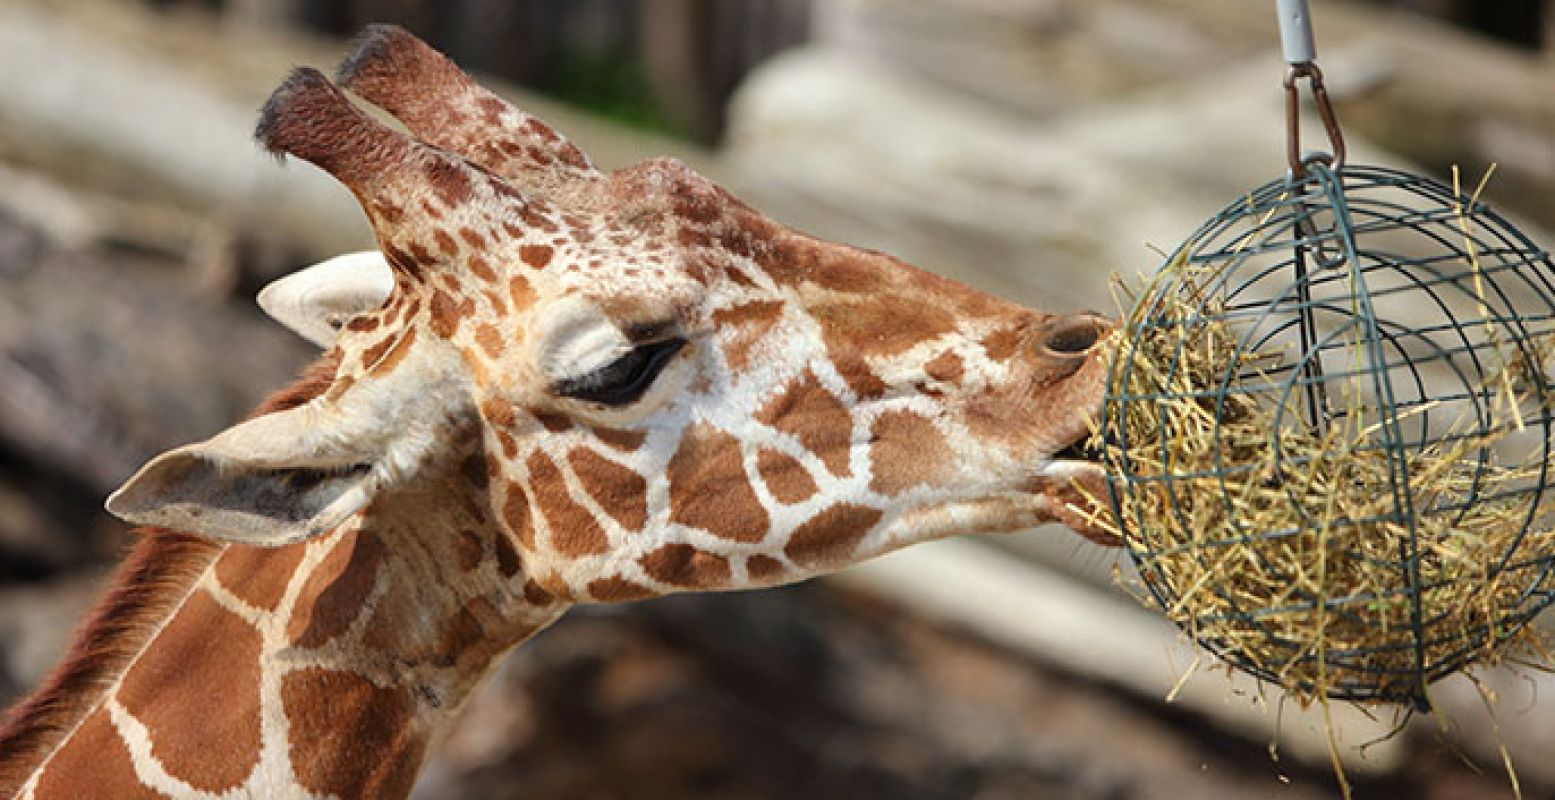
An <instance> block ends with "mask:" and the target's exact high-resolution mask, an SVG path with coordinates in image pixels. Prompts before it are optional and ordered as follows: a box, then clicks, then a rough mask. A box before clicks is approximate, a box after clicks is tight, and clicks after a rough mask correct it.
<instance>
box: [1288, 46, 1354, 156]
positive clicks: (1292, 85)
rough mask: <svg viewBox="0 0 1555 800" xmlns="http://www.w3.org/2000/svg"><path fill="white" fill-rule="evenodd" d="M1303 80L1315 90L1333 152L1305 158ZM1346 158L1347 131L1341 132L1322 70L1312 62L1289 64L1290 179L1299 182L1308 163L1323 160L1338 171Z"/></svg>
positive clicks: (1318, 111) (1319, 111) (1316, 101)
mask: <svg viewBox="0 0 1555 800" xmlns="http://www.w3.org/2000/svg"><path fill="white" fill-rule="evenodd" d="M1302 78H1306V79H1307V81H1308V83H1309V84H1310V85H1311V87H1312V99H1313V101H1314V102H1315V103H1316V104H1317V113H1318V116H1319V117H1320V118H1322V120H1323V129H1324V130H1325V131H1327V132H1328V146H1329V147H1330V148H1332V152H1331V153H1317V154H1313V155H1306V156H1304V155H1302V153H1301V92H1300V90H1299V89H1297V81H1299V80H1301V79H1302ZM1344 157H1345V150H1344V132H1343V131H1341V130H1339V117H1338V115H1337V114H1335V113H1334V105H1333V102H1332V101H1331V100H1329V98H1328V89H1327V88H1326V87H1324V85H1323V72H1322V70H1320V69H1318V68H1317V65H1316V64H1314V63H1311V62H1307V63H1305V64H1292V65H1290V69H1288V70H1286V71H1285V160H1286V162H1287V163H1288V164H1289V165H1290V173H1291V177H1292V178H1296V179H1299V178H1301V177H1302V176H1303V175H1305V174H1306V163H1307V161H1309V160H1316V161H1322V162H1323V163H1325V164H1327V165H1329V166H1330V167H1332V168H1333V169H1334V171H1336V172H1337V171H1338V170H1339V169H1340V168H1341V167H1343V166H1344Z"/></svg>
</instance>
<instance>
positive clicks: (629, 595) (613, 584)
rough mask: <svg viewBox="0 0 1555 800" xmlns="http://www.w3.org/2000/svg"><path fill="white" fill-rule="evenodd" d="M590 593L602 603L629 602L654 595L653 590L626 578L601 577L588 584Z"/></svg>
mask: <svg viewBox="0 0 1555 800" xmlns="http://www.w3.org/2000/svg"><path fill="white" fill-rule="evenodd" d="M588 590H589V595H590V596H591V597H593V598H594V599H595V600H598V601H599V602H601V603H628V602H631V601H633V600H644V599H647V598H649V597H652V596H653V590H652V589H649V588H648V587H646V586H644V585H642V584H640V583H635V582H633V581H629V580H627V579H625V578H600V579H599V580H597V581H592V582H590V583H589V585H588Z"/></svg>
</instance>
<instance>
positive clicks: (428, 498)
mask: <svg viewBox="0 0 1555 800" xmlns="http://www.w3.org/2000/svg"><path fill="white" fill-rule="evenodd" d="M337 80H338V86H337V84H336V83H335V82H332V81H330V80H329V79H327V78H326V77H325V76H323V75H322V74H320V73H318V72H316V71H312V70H306V69H304V70H299V71H297V72H296V73H294V74H293V75H292V77H290V78H289V79H288V80H287V81H286V82H285V83H284V84H283V85H282V87H281V88H280V89H278V90H277V92H276V94H275V95H274V96H273V97H272V98H271V100H270V102H269V103H268V104H267V105H266V108H265V110H264V112H263V114H262V119H261V123H260V126H259V132H258V136H259V138H260V140H261V142H262V143H263V144H264V145H265V146H266V147H268V148H270V149H271V150H272V151H274V152H276V153H278V154H285V155H290V156H293V157H296V158H299V159H302V160H305V161H309V162H311V163H313V164H314V165H316V166H318V167H319V168H321V169H324V170H325V171H327V172H329V173H330V174H331V175H333V176H334V177H335V178H336V179H338V180H339V181H340V182H342V183H343V184H344V185H345V186H346V187H347V188H349V189H350V190H351V191H352V192H353V193H354V194H355V196H356V197H357V199H358V200H359V201H360V202H361V204H362V207H363V209H364V211H365V212H366V214H367V217H368V219H369V221H370V222H371V224H372V227H373V229H374V231H375V233H376V235H377V238H378V244H379V252H380V253H381V256H373V255H363V254H357V255H353V256H351V257H348V258H346V259H345V260H343V261H338V262H334V263H332V264H326V265H321V266H319V267H317V268H314V269H312V270H308V271H304V272H303V273H300V274H298V275H296V276H292V277H290V278H287V279H284V280H283V281H282V282H280V283H278V284H277V285H276V288H274V289H270V290H267V293H266V295H265V299H264V303H265V307H266V309H267V310H268V311H271V313H272V314H274V315H275V316H277V317H278V318H279V319H280V320H281V321H282V322H283V323H284V324H287V325H288V326H289V327H292V328H293V329H294V330H298V331H299V332H300V333H302V334H303V335H305V336H307V337H308V338H309V339H310V340H312V341H315V342H316V343H319V344H320V345H322V346H325V347H327V348H328V352H327V353H326V355H325V356H324V358H323V359H322V360H321V361H320V362H319V364H317V365H316V366H315V367H313V368H312V369H311V370H310V373H309V375H308V377H307V378H306V379H305V380H304V381H302V382H301V383H299V384H298V385H297V386H296V387H293V388H292V389H290V390H288V391H286V392H283V393H282V395H280V396H278V398H276V399H275V400H273V401H272V402H271V403H269V404H267V405H266V406H265V407H264V408H263V409H261V412H262V413H260V414H258V415H257V416H255V417H253V418H251V419H250V420H248V421H246V422H243V423H240V424H238V425H236V426H234V427H233V428H230V429H229V430H227V431H225V432H223V433H221V434H218V435H217V436H215V437H213V438H212V439H210V440H208V441H206V442H202V443H197V444H193V445H189V446H186V447H182V448H178V449H176V450H173V451H171V452H169V453H167V454H164V455H162V456H159V457H158V458H156V459H154V460H153V461H151V462H150V463H149V464H147V465H146V467H144V468H143V469H142V470H141V471H140V472H138V473H137V474H136V475H135V476H134V477H132V478H131V479H130V480H129V481H127V482H126V484H125V485H124V486H123V487H122V488H121V489H120V490H119V491H118V492H117V493H115V494H114V496H113V497H112V498H111V499H110V500H109V504H108V507H109V509H110V510H111V511H113V512H114V513H116V514H118V515H120V516H121V517H124V518H125V519H127V520H129V521H131V522H135V523H138V524H142V525H148V526H154V529H152V530H149V531H146V532H145V534H144V537H143V541H142V542H141V543H140V544H139V545H138V546H137V549H136V552H135V554H134V555H133V556H132V558H131V559H130V562H129V564H128V565H127V566H126V567H125V568H124V570H123V571H122V572H121V575H120V577H119V578H118V579H117V582H116V584H115V589H114V591H113V592H112V593H110V596H109V598H108V599H107V600H106V601H105V602H104V605H103V606H102V607H101V608H100V610H99V611H98V612H97V613H96V615H95V616H94V617H93V619H92V620H91V621H89V622H88V624H87V625H86V626H85V628H84V629H83V633H82V634H81V637H80V638H79V639H78V641H77V643H76V645H75V646H74V648H73V650H72V653H71V654H70V656H68V657H67V659H66V661H65V663H64V664H63V665H62V666H61V667H60V668H59V669H58V670H57V671H56V672H55V673H54V674H53V676H51V678H50V679H49V681H48V682H46V684H45V686H44V687H43V688H42V689H40V690H39V692H38V693H37V694H35V695H34V696H33V697H32V698H30V699H29V700H28V701H26V702H24V703H23V704H21V705H20V706H19V707H17V708H16V709H13V711H12V712H11V713H10V714H9V715H8V717H7V718H6V721H5V723H4V724H0V790H6V791H5V792H0V794H17V793H20V795H21V796H24V797H28V798H38V799H39V800H41V799H43V798H54V797H79V796H92V791H101V792H103V793H106V794H109V795H113V794H122V795H123V796H130V795H131V794H134V795H135V796H171V797H205V796H211V795H214V794H221V793H225V792H239V793H240V792H242V791H248V792H250V793H253V794H257V795H261V796H268V797H313V796H325V795H333V796H338V797H363V796H373V797H383V796H387V797H395V796H404V795H405V794H406V793H407V792H408V790H409V786H410V783H411V781H412V780H413V778H414V775H415V771H416V769H417V768H418V766H419V764H420V761H421V758H422V757H423V755H424V752H425V747H426V744H427V742H429V741H432V740H433V739H435V738H436V736H437V735H438V733H439V732H440V731H442V730H444V729H445V728H446V726H447V725H448V724H449V720H450V719H451V718H452V714H453V712H454V711H455V710H456V709H457V708H458V706H459V704H460V703H461V702H462V701H463V700H464V698H465V697H467V696H468V694H469V691H470V689H471V687H473V686H474V684H475V683H476V682H477V681H478V680H479V679H480V677H481V676H482V675H484V674H485V673H486V671H487V670H488V668H489V666H490V665H491V663H492V661H493V659H495V658H496V657H497V656H498V655H500V654H501V653H502V652H505V651H506V650H508V649H510V648H511V647H513V646H515V645H516V644H518V643H519V642H521V641H522V640H524V639H525V638H527V637H528V636H530V635H532V634H533V633H534V632H536V631H538V630H539V629H541V628H543V627H544V626H545V625H548V624H550V623H551V622H552V621H554V620H555V619H556V618H557V617H559V616H560V615H561V614H562V613H563V612H564V611H565V610H566V609H567V608H568V607H569V606H571V605H573V604H577V603H588V602H620V601H627V600H636V599H641V598H646V597H652V596H655V595H662V594H668V593H672V592H682V591H703V590H720V589H739V588H754V587H760V586H771V585H776V584H781V583H787V582H792V581H797V580H802V579H805V578H808V577H812V576H815V575H819V574H823V573H826V572H830V571H833V570H836V569H839V568H842V567H845V566H847V565H849V564H852V563H855V562H858V561H860V560H863V559H866V558H869V557H872V556H875V555H878V554H881V553H884V552H887V551H890V550H893V549H896V548H899V547H903V546H906V545H910V544H913V543H915V542H920V541H925V540H929V539H935V538H940V537H943V536H949V535H954V534H963V533H984V532H996V531H1010V530H1015V529H1020V528H1025V527H1029V526H1031V525H1034V524H1037V523H1041V522H1047V521H1053V520H1058V521H1062V522H1065V523H1067V524H1069V525H1071V527H1074V528H1076V529H1077V530H1079V531H1080V532H1081V533H1083V534H1086V535H1089V536H1092V537H1096V538H1100V537H1101V534H1099V533H1097V532H1095V531H1092V530H1088V529H1086V526H1085V525H1084V523H1083V521H1082V520H1083V519H1084V515H1083V513H1082V511H1083V509H1081V508H1080V507H1079V506H1080V505H1081V504H1082V503H1083V500H1082V499H1081V498H1082V493H1081V492H1079V491H1077V490H1076V485H1077V484H1089V488H1090V489H1091V490H1092V491H1093V492H1094V491H1096V490H1098V489H1099V488H1100V483H1101V481H1103V480H1104V477H1103V474H1102V471H1101V469H1100V468H1099V467H1098V466H1097V465H1095V464H1092V463H1089V462H1087V461H1085V460H1084V459H1083V458H1080V459H1067V458H1065V456H1064V454H1065V453H1069V452H1073V451H1074V445H1075V443H1076V442H1078V441H1080V440H1081V439H1083V438H1084V437H1085V436H1086V435H1087V429H1088V425H1089V421H1090V418H1091V416H1092V414H1093V413H1094V412H1095V411H1096V409H1097V407H1098V405H1099V403H1100V400H1101V396H1102V391H1103V383H1104V378H1105V376H1104V371H1105V369H1106V364H1105V353H1104V352H1103V350H1104V349H1105V348H1104V346H1103V344H1104V342H1105V341H1106V339H1107V337H1108V335H1109V332H1110V330H1111V323H1110V322H1108V321H1107V320H1104V319H1102V318H1100V317H1097V316H1094V315H1091V314H1083V313H1082V314H1071V315H1062V316H1052V315H1047V314H1043V313H1039V312H1036V311H1032V310H1030V309H1026V308H1023V307H1021V306H1018V305H1015V304H1012V303H1008V302H1005V301H1003V300H1000V299H997V298H994V297H991V296H989V295H986V294H982V293H979V292H976V291H974V290H972V289H969V288H967V287H965V286H962V285H960V284H957V283H954V282H952V281H949V280H946V279H944V278H940V277H938V276H935V275H932V274H929V273H926V272H923V271H920V270H917V269H914V268H912V267H910V266H908V265H906V264H903V263H901V262H899V261H896V260H894V259H892V258H890V257H888V256H885V255H883V254H880V253H875V252H871V251H865V250H859V249H855V248H851V247H847V246H843V245H838V244H833V243H828V242H824V241H820V240H817V239H813V238H811V237H808V236H805V235H804V234H801V233H798V232H796V231H793V230H790V229H788V228H785V227H783V226H781V225H779V224H777V223H775V222H773V221H771V220H769V219H767V218H766V217H764V216H762V215H761V214H759V213H758V212H756V211H755V210H753V209H751V208H750V207H748V206H746V205H744V204H743V203H741V202H740V201H738V200H737V199H735V198H734V197H732V196H731V195H730V194H728V193H727V192H725V191H724V190H723V189H721V188H719V187H718V186H716V185H714V184H712V183H711V182H709V181H707V180H706V179H705V178H703V177H701V176H700V175H697V174H696V173H695V172H693V171H691V170H690V169H688V168H687V167H685V166H684V165H682V164H680V163H678V162H676V161H673V160H670V159H653V160H649V161H645V162H643V163H640V164H637V165H635V166H631V167H627V168H624V169H620V170H617V171H614V172H603V171H600V170H599V169H597V168H596V167H595V166H594V165H593V163H592V162H590V161H589V160H588V158H587V157H586V156H585V155H584V154H583V153H582V152H581V151H580V150H579V149H578V148H577V147H575V146H574V145H572V144H571V143H570V142H568V141H567V140H566V139H564V138H563V137H562V136H561V135H560V134H558V133H556V132H555V131H553V130H552V129H551V128H549V127H548V126H546V125H545V124H544V123H542V122H540V121H538V120H536V119H534V118H532V117H530V116H528V115H526V114H524V113H522V112H520V111H518V110H517V109H515V108H513V107H512V106H510V105H509V104H508V103H506V102H505V101H503V100H501V99H500V98H498V97H497V96H495V95H493V94H491V93H490V92H488V91H486V90H485V89H483V88H481V87H480V86H478V85H477V84H475V83H474V82H473V81H472V80H470V79H469V78H468V77H467V76H466V75H465V74H464V73H463V72H462V71H460V70H459V69H458V68H457V67H456V66H454V65H453V63H452V62H450V61H449V60H447V59H446V58H444V57H443V56H442V55H441V54H439V53H437V52H435V51H434V50H432V49H431V48H429V47H428V46H426V45H425V44H424V43H422V42H420V41H419V40H417V39H415V37H413V36H411V35H410V34H408V33H406V32H404V31H402V30H400V29H397V28H392V27H382V26H380V27H375V28H373V29H370V30H369V31H368V33H367V34H366V35H364V37H362V39H361V40H359V43H358V45H357V47H356V50H355V51H354V53H353V54H352V55H351V56H350V57H348V58H347V59H346V61H345V64H344V66H343V67H342V69H341V72H340V74H339V76H338V78H337ZM339 87H344V88H346V89H349V90H350V91H351V92H352V93H354V94H355V95H356V96H357V97H360V98H362V99H363V100H365V101H367V102H369V103H372V104H375V105H377V106H379V107H380V108H382V109H383V110H384V111H386V112H388V113H389V114H391V115H393V116H394V117H396V118H397V119H398V120H399V121H400V122H401V123H403V124H404V126H405V128H406V129H407V130H408V131H409V134H408V135H407V134H405V133H401V132H399V131H398V130H395V129H392V128H390V127H387V126H385V125H383V124H381V123H379V122H377V121H375V120H374V119H373V118H371V117H370V116H368V115H367V114H365V113H363V112H362V111H361V110H359V109H358V108H357V107H356V106H355V105H354V104H353V102H352V101H351V100H350V99H348V98H347V96H346V95H345V94H343V93H342V92H341V90H340V88H339ZM1093 496H1094V495H1093ZM212 703H215V704H217V707H216V709H215V710H214V711H213V710H211V708H209V707H208V706H209V705H210V704H212ZM88 750H93V751H96V752H100V753H103V754H105V755H101V756H99V757H97V759H96V761H95V762H93V761H92V759H90V758H88V757H87V755H86V753H87V751H88ZM89 763H90V765H91V771H93V772H94V774H93V775H91V776H87V775H85V774H83V771H84V770H87V769H88V764H89ZM88 781H96V783H91V784H89V783H88ZM89 785H91V786H102V787H108V788H105V789H101V790H97V789H93V790H92V791H88V790H86V789H85V788H83V787H86V786H89ZM132 788H133V789H134V790H135V791H134V792H131V791H130V789H132Z"/></svg>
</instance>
